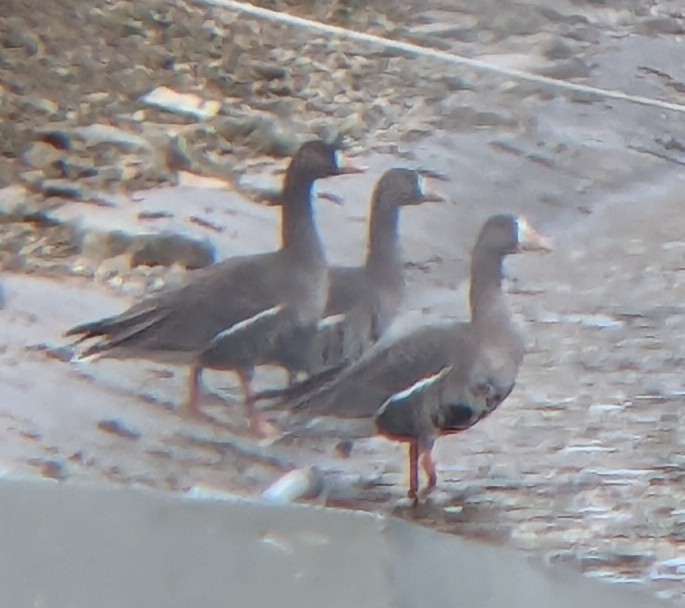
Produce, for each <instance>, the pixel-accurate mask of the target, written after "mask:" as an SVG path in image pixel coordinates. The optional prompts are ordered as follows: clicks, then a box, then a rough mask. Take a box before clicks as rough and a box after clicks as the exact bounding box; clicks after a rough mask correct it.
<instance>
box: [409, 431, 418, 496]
mask: <svg viewBox="0 0 685 608" xmlns="http://www.w3.org/2000/svg"><path fill="white" fill-rule="evenodd" d="M407 496H408V497H409V498H411V499H412V500H413V501H414V502H415V503H416V501H417V500H418V497H419V444H418V441H417V440H416V439H414V440H412V441H410V442H409V492H407Z"/></svg>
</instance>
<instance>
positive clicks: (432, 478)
mask: <svg viewBox="0 0 685 608" xmlns="http://www.w3.org/2000/svg"><path fill="white" fill-rule="evenodd" d="M432 451H433V446H432V445H430V446H428V447H427V448H422V449H421V466H422V467H423V470H424V471H425V472H426V476H427V477H428V487H427V488H426V490H427V491H428V492H430V491H431V490H432V489H433V488H434V487H435V486H436V484H437V482H438V476H437V473H436V472H435V460H433V454H432Z"/></svg>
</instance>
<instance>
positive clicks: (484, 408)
mask: <svg viewBox="0 0 685 608" xmlns="http://www.w3.org/2000/svg"><path fill="white" fill-rule="evenodd" d="M550 249H551V244H550V241H549V240H548V239H546V238H545V237H543V236H541V235H539V234H538V233H537V232H535V231H534V230H533V229H532V228H531V227H530V225H529V224H528V222H527V221H526V220H525V219H524V218H523V217H514V216H510V215H495V216H493V217H491V218H490V219H488V220H487V221H486V222H485V224H484V225H483V227H482V229H481V231H480V234H479V236H478V239H477V241H476V245H475V247H474V248H473V252H472V256H471V291H470V306H471V320H470V322H469V323H449V324H445V325H430V326H425V327H421V328H419V329H417V330H415V331H413V332H411V333H410V334H408V335H406V336H404V337H403V338H401V339H399V340H397V341H395V342H392V343H390V344H388V345H387V346H382V347H376V348H374V349H372V350H371V351H369V353H368V354H367V355H366V356H365V357H363V358H362V359H360V360H359V361H358V362H357V363H356V364H354V365H353V366H352V367H350V368H348V369H347V370H346V371H345V372H343V373H342V374H341V375H340V376H338V377H337V378H336V379H335V380H333V381H332V382H331V383H329V384H328V385H327V386H325V387H324V388H322V389H321V390H319V391H318V392H314V393H312V394H310V395H308V396H307V397H306V398H304V399H302V400H300V401H299V402H298V403H296V404H295V405H294V408H293V409H294V410H295V411H297V412H299V413H300V414H301V415H304V416H306V417H307V418H308V419H311V418H312V417H314V416H333V417H336V418H348V419H358V421H359V422H362V424H361V425H358V428H357V429H356V432H357V433H358V434H368V433H370V432H374V433H380V434H382V435H385V436H386V437H389V438H391V439H395V440H398V441H405V442H407V443H409V493H408V495H409V497H410V498H412V499H414V500H416V498H417V496H418V487H419V483H418V462H419V458H420V459H421V464H422V466H423V469H424V471H425V473H426V475H427V477H428V488H427V489H428V490H430V489H432V488H433V487H434V486H435V485H436V481H437V479H436V471H435V463H434V461H433V458H432V455H431V452H432V448H433V444H434V443H435V440H436V439H437V438H438V437H439V436H441V435H447V434H451V433H457V432H460V431H463V430H466V429H468V428H470V427H471V426H473V425H474V424H476V423H477V422H478V421H479V420H481V419H482V418H484V417H485V416H487V415H489V414H490V413H492V411H494V410H495V409H496V408H497V407H498V406H499V405H500V404H501V403H502V402H503V401H504V400H505V399H506V398H507V396H508V395H509V394H510V393H511V391H512V389H513V387H514V382H515V380H516V376H517V373H518V368H519V365H520V364H521V361H522V359H523V354H524V343H523V339H522V337H521V336H520V334H519V332H518V330H517V329H516V327H515V326H514V324H513V322H512V319H511V315H510V312H509V307H508V305H507V302H506V298H505V296H504V293H503V292H502V263H503V260H504V257H505V256H507V255H509V254H513V253H518V252H521V251H548V250H550Z"/></svg>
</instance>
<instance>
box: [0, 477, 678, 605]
mask: <svg viewBox="0 0 685 608" xmlns="http://www.w3.org/2000/svg"><path fill="white" fill-rule="evenodd" d="M0 522H2V523H1V524H0V526H1V537H2V543H1V544H0V604H1V605H3V606H8V607H9V606H14V607H23V606H26V607H28V606H35V607H43V606H45V607H50V608H92V607H93V606H97V607H98V608H135V607H141V608H142V607H145V608H175V607H178V608H187V607H189V606H203V607H204V608H213V607H215V606H216V607H219V606H222V607H225V606H249V607H251V608H261V607H268V606H274V605H278V606H283V607H284V608H290V607H295V606H298V607H302V608H308V607H312V608H314V607H319V606H328V607H330V608H335V607H338V606H339V607H340V608H349V607H351V606H358V607H360V608H361V607H364V608H366V607H368V608H376V607H382V606H387V607H391V606H393V607H402V608H404V607H406V608H410V607H411V608H422V607H424V606H425V607H428V606H430V607H431V608H442V607H443V606H444V607H447V606H455V605H458V606H469V607H470V608H575V607H577V606H580V605H582V606H583V607H584V608H647V607H651V608H657V607H658V606H667V604H664V603H661V602H659V601H655V600H654V599H651V598H647V596H644V595H641V594H639V593H637V592H632V593H631V592H629V591H628V590H626V589H620V588H615V587H614V588H612V587H608V586H606V585H599V584H597V583H594V582H592V581H588V580H586V579H582V578H581V577H580V575H578V574H575V573H573V572H571V571H568V570H564V569H561V568H558V567H557V568H548V567H544V566H542V565H541V564H539V563H538V564H534V563H533V562H531V561H530V560H526V559H524V558H523V556H522V555H521V554H517V553H514V552H513V551H508V550H496V549H493V548H490V547H488V546H485V545H481V544H476V543H473V542H469V541H465V540H462V539H459V538H456V537H454V536H451V535H444V534H440V533H438V532H434V531H431V530H427V529H424V528H420V527H418V526H416V525H413V524H409V523H407V522H401V521H398V520H394V519H388V518H386V517H382V516H378V515H370V514H366V513H361V512H354V511H341V510H333V509H321V508H317V507H311V506H310V507H306V506H288V507H275V506H270V505H266V504H260V503H259V502H254V501H247V500H238V499H236V500H235V501H232V500H191V499H181V498H180V497H179V496H174V495H171V494H163V493H157V492H151V491H134V490H130V489H125V488H113V487H98V486H79V485H65V484H54V483H50V482H27V481H9V480H3V481H2V482H1V483H0Z"/></svg>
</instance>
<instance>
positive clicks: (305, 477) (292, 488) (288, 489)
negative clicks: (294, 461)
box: [262, 467, 324, 503]
mask: <svg viewBox="0 0 685 608" xmlns="http://www.w3.org/2000/svg"><path fill="white" fill-rule="evenodd" d="M323 487H324V478H323V473H322V472H321V470H320V469H318V468H317V467H308V468H304V469H295V470H294V471H290V472H289V473H287V474H286V475H284V476H283V477H281V478H280V479H278V481H276V482H275V483H273V484H272V485H271V486H270V487H269V488H267V489H266V490H265V491H264V492H263V493H262V497H263V498H265V499H266V500H268V501H269V502H276V503H291V502H295V501H296V500H299V499H301V498H305V499H306V498H316V497H317V496H318V495H319V494H320V493H321V492H322V490H323Z"/></svg>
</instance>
